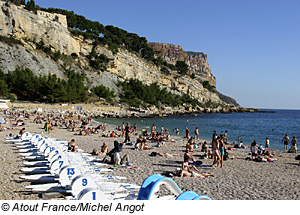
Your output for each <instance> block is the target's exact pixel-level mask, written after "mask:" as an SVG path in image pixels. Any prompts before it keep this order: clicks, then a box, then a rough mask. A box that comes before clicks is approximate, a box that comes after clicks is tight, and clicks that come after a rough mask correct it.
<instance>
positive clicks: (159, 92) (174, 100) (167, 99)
mask: <svg viewBox="0 0 300 215" xmlns="http://www.w3.org/2000/svg"><path fill="white" fill-rule="evenodd" d="M118 86H119V87H121V88H122V91H123V92H122V93H121V94H120V98H121V101H123V102H126V103H128V104H129V105H130V106H133V107H137V108H138V107H140V106H141V105H142V104H143V105H149V104H150V105H155V106H157V105H158V104H159V103H161V104H165V105H168V106H173V107H176V106H179V105H182V104H183V103H187V104H191V105H193V106H196V105H198V106H203V105H202V104H201V103H200V102H199V101H198V100H197V99H193V98H191V97H190V96H189V95H187V94H183V95H175V94H172V93H171V92H169V91H168V90H167V89H166V88H163V87H160V86H159V85H158V84H157V83H152V84H150V85H146V84H143V82H141V81H140V80H138V79H129V80H125V81H124V82H119V83H118Z"/></svg>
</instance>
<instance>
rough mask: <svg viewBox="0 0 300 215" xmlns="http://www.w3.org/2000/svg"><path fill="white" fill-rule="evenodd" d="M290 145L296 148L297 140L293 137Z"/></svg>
mask: <svg viewBox="0 0 300 215" xmlns="http://www.w3.org/2000/svg"><path fill="white" fill-rule="evenodd" d="M291 144H292V146H296V145H297V144H298V140H297V139H296V137H293V139H292V140H291Z"/></svg>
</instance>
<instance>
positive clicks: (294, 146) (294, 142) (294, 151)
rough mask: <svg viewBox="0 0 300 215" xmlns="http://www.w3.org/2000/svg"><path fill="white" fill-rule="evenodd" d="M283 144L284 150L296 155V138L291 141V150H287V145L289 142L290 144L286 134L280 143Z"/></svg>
mask: <svg viewBox="0 0 300 215" xmlns="http://www.w3.org/2000/svg"><path fill="white" fill-rule="evenodd" d="M281 142H283V144H284V149H285V150H286V151H288V152H290V153H297V145H298V140H297V139H296V137H295V136H294V137H293V138H292V140H291V148H290V149H289V150H288V145H289V142H290V138H289V136H288V134H286V135H285V136H284V137H283V139H282V141H281Z"/></svg>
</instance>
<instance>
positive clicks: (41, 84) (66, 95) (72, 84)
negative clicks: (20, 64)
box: [0, 68, 115, 103]
mask: <svg viewBox="0 0 300 215" xmlns="http://www.w3.org/2000/svg"><path fill="white" fill-rule="evenodd" d="M66 76H67V79H61V78H58V77H57V76H56V75H55V74H49V75H48V76H45V75H44V76H37V75H35V74H34V73H33V72H32V71H31V70H30V69H28V68H17V69H15V70H14V71H9V72H8V73H7V74H5V73H4V72H3V71H2V70H0V97H4V98H9V99H11V100H15V99H16V98H14V96H13V95H16V96H17V97H18V99H21V100H37V101H41V102H49V103H61V102H69V103H79V102H87V101H88V98H89V96H91V94H89V93H88V88H87V87H85V85H84V81H85V75H82V74H79V73H77V72H75V71H73V70H67V71H66ZM91 92H92V93H93V94H94V95H96V96H98V97H102V98H104V99H107V100H109V101H112V98H114V97H115V95H114V93H113V91H110V90H109V89H108V88H106V87H104V86H97V87H94V88H92V89H91Z"/></svg>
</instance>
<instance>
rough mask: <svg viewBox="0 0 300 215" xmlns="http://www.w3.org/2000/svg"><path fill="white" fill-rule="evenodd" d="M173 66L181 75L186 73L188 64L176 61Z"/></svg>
mask: <svg viewBox="0 0 300 215" xmlns="http://www.w3.org/2000/svg"><path fill="white" fill-rule="evenodd" d="M175 66H176V68H177V69H178V71H179V74H182V75H186V74H187V72H188V70H189V66H188V65H187V64H186V63H185V62H184V61H180V60H179V61H177V62H176V65H175Z"/></svg>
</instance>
